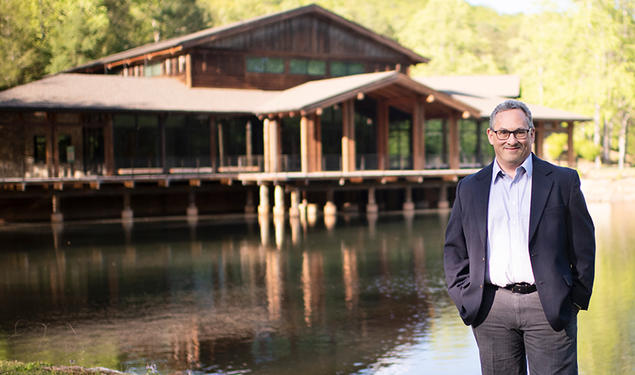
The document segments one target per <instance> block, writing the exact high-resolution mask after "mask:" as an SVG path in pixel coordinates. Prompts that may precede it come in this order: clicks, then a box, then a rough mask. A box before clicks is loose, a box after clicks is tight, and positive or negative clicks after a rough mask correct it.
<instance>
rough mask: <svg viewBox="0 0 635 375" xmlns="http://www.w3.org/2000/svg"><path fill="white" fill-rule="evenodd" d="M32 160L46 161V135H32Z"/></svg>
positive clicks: (37, 161)
mask: <svg viewBox="0 0 635 375" xmlns="http://www.w3.org/2000/svg"><path fill="white" fill-rule="evenodd" d="M33 160H34V161H35V162H36V163H46V136H43V135H36V136H35V137H33Z"/></svg>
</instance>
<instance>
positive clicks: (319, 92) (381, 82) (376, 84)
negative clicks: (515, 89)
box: [257, 71, 480, 116]
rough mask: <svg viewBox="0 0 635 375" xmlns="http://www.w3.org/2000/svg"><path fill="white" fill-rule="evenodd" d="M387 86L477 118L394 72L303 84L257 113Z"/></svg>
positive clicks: (323, 103)
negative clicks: (431, 99)
mask: <svg viewBox="0 0 635 375" xmlns="http://www.w3.org/2000/svg"><path fill="white" fill-rule="evenodd" d="M390 85H397V86H399V87H400V88H401V89H403V90H404V91H412V92H415V93H417V94H420V95H429V94H434V95H435V97H436V100H438V101H439V102H441V103H443V104H445V105H446V106H448V107H451V108H454V109H456V110H458V111H461V112H463V111H468V112H469V113H470V114H471V115H472V116H479V115H480V112H479V110H478V109H477V108H476V107H473V106H471V105H469V104H466V103H463V102H461V101H460V100H456V99H453V98H452V97H450V96H449V95H445V94H443V93H441V92H438V91H436V90H434V89H432V88H430V87H427V86H426V85H423V84H421V83H419V82H416V81H414V80H412V79H411V78H410V77H408V76H407V75H405V74H402V73H399V72H397V71H388V72H378V73H366V74H356V75H351V76H345V77H338V78H329V79H322V80H319V81H310V82H306V83H304V84H301V85H299V86H295V87H292V88H290V89H287V90H285V91H282V92H281V93H280V94H279V95H276V96H275V97H272V98H271V100H269V101H268V102H266V103H263V104H262V105H261V106H259V107H258V108H257V113H277V112H294V111H312V110H315V109H317V108H321V107H328V106H330V105H333V104H335V103H340V102H342V101H345V100H349V99H353V98H355V97H356V96H357V95H358V94H359V93H363V94H367V93H370V92H372V91H375V90H379V89H381V88H383V87H386V86H390Z"/></svg>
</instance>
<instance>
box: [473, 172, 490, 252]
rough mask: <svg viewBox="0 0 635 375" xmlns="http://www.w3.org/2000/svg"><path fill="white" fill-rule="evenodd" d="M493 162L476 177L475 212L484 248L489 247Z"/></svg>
mask: <svg viewBox="0 0 635 375" xmlns="http://www.w3.org/2000/svg"><path fill="white" fill-rule="evenodd" d="M493 170H494V164H493V162H492V163H490V165H488V166H487V167H485V168H483V169H482V170H481V171H480V172H479V173H478V174H477V175H476V176H475V177H476V181H477V186H476V192H475V193H476V194H475V195H474V200H473V202H474V212H475V214H476V217H477V218H478V219H479V221H478V233H479V235H480V238H481V243H482V244H483V246H482V248H483V249H486V246H487V209H488V206H489V190H490V188H491V186H492V171H493Z"/></svg>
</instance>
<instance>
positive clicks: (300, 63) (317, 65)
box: [289, 59, 326, 76]
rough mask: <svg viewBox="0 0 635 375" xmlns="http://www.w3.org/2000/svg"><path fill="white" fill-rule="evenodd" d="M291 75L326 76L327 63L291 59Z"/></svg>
mask: <svg viewBox="0 0 635 375" xmlns="http://www.w3.org/2000/svg"><path fill="white" fill-rule="evenodd" d="M289 73H291V74H305V75H310V76H324V75H326V61H322V60H306V59H291V60H290V61H289Z"/></svg>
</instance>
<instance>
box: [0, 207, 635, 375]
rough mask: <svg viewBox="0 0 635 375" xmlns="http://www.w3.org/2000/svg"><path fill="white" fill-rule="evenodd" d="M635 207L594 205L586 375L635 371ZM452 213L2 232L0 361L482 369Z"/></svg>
mask: <svg viewBox="0 0 635 375" xmlns="http://www.w3.org/2000/svg"><path fill="white" fill-rule="evenodd" d="M633 209H635V204H631V205H624V204H619V205H609V204H604V205H597V206H591V211H592V215H593V216H594V219H595V222H596V227H597V239H598V259H597V278H596V285H595V291H594V296H593V298H592V301H591V307H590V311H589V312H582V313H581V314H580V320H579V341H580V344H579V356H580V358H579V362H580V367H581V373H583V374H619V373H631V371H633V369H634V367H635V353H634V347H635V323H634V322H635V320H634V319H632V318H631V315H632V312H633V311H635V292H634V291H633V290H634V289H633V286H635V220H632V219H633V214H632V213H633V212H634V211H633ZM446 222H447V213H426V214H417V215H416V216H415V217H414V218H413V217H403V216H401V215H397V216H380V217H379V218H366V217H363V216H362V217H350V218H347V217H343V216H339V217H338V218H337V223H335V225H334V226H333V223H329V225H328V227H329V228H330V229H327V226H326V225H325V224H324V223H323V222H318V223H314V224H309V223H304V222H299V221H292V222H289V221H286V222H282V223H280V222H273V221H272V220H271V221H269V220H267V221H261V222H258V221H256V220H255V219H254V220H245V219H236V220H228V221H224V222H220V221H218V220H200V221H199V222H198V223H187V222H186V221H157V222H136V223H135V224H134V225H133V226H129V225H128V226H125V227H124V226H122V224H121V223H101V224H66V225H65V226H64V227H63V228H59V227H56V228H51V226H48V225H43V226H22V227H20V226H14V227H7V226H5V227H0V243H1V244H2V250H1V251H0V306H2V307H1V308H0V359H17V360H22V361H35V360H41V361H46V362H50V363H54V364H58V365H72V364H79V365H83V366H91V367H92V366H104V367H109V368H114V369H119V370H123V371H127V372H131V373H139V374H145V373H149V372H154V371H157V372H160V373H162V374H168V373H175V372H182V373H187V372H191V373H201V374H203V373H206V374H207V373H212V374H246V373H254V374H303V375H309V374H478V373H479V372H480V371H479V369H478V352H477V349H476V345H475V342H474V339H473V337H472V334H471V331H470V330H469V328H468V327H465V326H464V325H463V324H462V322H461V321H460V319H459V318H458V315H457V313H456V309H455V307H454V305H453V304H452V302H451V301H450V299H449V297H448V295H447V293H446V291H445V286H444V283H443V270H442V245H443V231H444V228H445V224H446Z"/></svg>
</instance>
